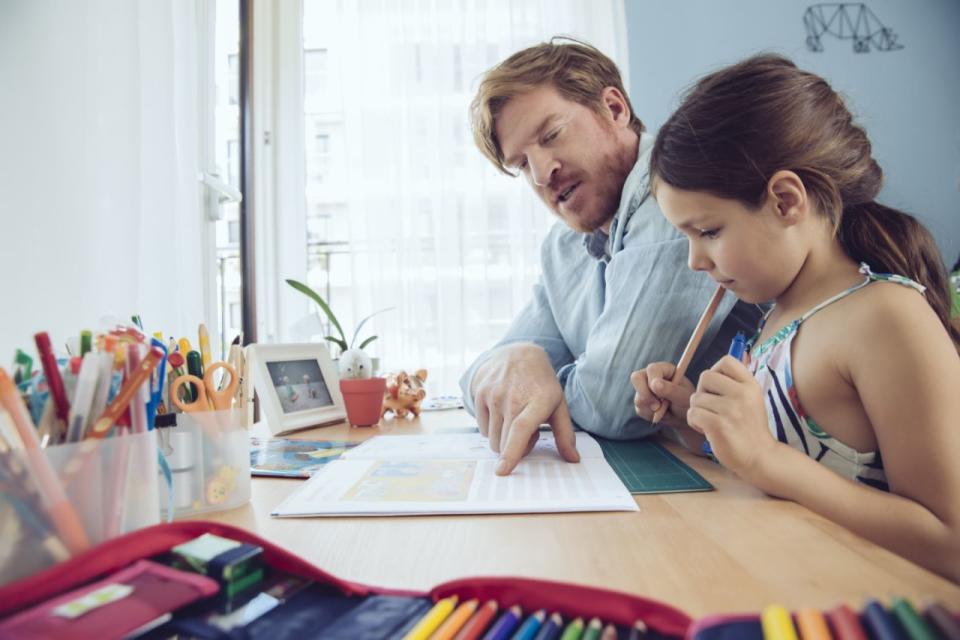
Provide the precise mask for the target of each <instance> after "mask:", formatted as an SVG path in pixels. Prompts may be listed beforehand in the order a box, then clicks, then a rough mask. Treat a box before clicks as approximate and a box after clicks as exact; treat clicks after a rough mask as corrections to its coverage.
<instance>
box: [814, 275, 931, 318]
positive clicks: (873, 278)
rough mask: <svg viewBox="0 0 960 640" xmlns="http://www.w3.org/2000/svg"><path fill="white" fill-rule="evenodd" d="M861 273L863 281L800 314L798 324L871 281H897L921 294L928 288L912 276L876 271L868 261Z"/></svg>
mask: <svg viewBox="0 0 960 640" xmlns="http://www.w3.org/2000/svg"><path fill="white" fill-rule="evenodd" d="M860 273H862V274H863V275H864V276H865V277H864V279H863V282H860V283H858V284H855V285H853V286H852V287H850V288H849V289H846V290H845V291H841V292H840V293H838V294H837V295H835V296H833V297H831V298H829V299H827V300H824V301H823V302H821V303H820V304H818V305H817V306H815V307H814V308H813V309H810V310H809V311H807V312H806V313H805V314H803V315H802V316H800V317H799V318H798V319H797V324H801V323H803V322H804V321H805V320H806V319H807V318H809V317H810V316H812V315H813V314H815V313H816V312H817V311H820V309H823V308H824V307H826V306H827V305H830V304H833V303H834V302H836V301H837V300H840V299H841V298H845V297H847V296H848V295H850V294H851V293H853V292H854V291H859V290H860V289H863V288H864V287H865V286H867V285H868V284H870V283H871V282H895V283H897V284H902V285H904V286H907V287H910V288H911V289H914V290H916V291H918V292H920V294H921V295H922V294H923V293H924V292H925V291H926V290H927V288H926V287H925V286H923V285H922V284H920V283H919V282H914V281H913V280H911V279H910V278H906V277H904V276H901V275H897V274H895V273H874V272H873V271H872V270H871V269H870V265H868V264H867V263H866V262H861V263H860Z"/></svg>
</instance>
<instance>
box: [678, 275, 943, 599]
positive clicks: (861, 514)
mask: <svg viewBox="0 0 960 640" xmlns="http://www.w3.org/2000/svg"><path fill="white" fill-rule="evenodd" d="M871 289H874V291H871V292H870V294H871V295H870V297H869V304H863V305H857V307H859V308H861V309H863V310H864V311H863V312H862V317H857V318H855V319H852V321H851V323H850V324H849V325H848V326H855V327H857V331H856V335H855V337H856V339H851V340H848V341H847V344H848V347H847V349H848V351H847V352H846V353H841V354H838V355H839V356H840V357H839V358H838V360H840V361H841V362H844V363H846V364H847V365H848V366H847V370H846V371H843V372H842V375H844V376H849V382H850V383H851V384H852V385H853V386H854V388H856V389H857V391H858V393H859V395H860V399H861V402H862V404H863V407H864V409H865V411H866V413H867V415H868V417H869V419H870V422H871V424H872V425H873V427H874V430H875V433H876V436H877V441H878V443H879V449H880V452H881V455H882V458H883V463H884V469H885V472H886V475H887V480H888V482H889V485H890V490H891V493H885V492H882V491H878V490H876V489H872V488H870V487H867V486H865V485H862V484H860V483H857V482H854V481H852V480H847V479H845V478H842V477H841V476H839V475H837V474H836V473H834V472H833V471H831V470H830V469H828V468H827V467H825V466H823V465H821V464H819V463H817V462H816V461H814V460H812V459H811V458H808V457H807V456H806V455H804V454H803V453H801V452H800V451H797V450H795V449H793V448H792V447H789V446H788V445H785V444H781V443H779V442H777V441H776V440H775V439H774V438H773V436H772V435H771V434H770V430H769V428H768V427H767V417H766V411H765V409H764V405H763V398H762V395H761V392H760V387H759V385H758V384H757V383H756V381H755V380H754V379H753V377H752V376H751V375H750V373H749V371H748V370H747V369H746V367H744V366H743V365H742V364H740V363H739V362H737V361H736V360H734V359H733V358H724V359H722V360H721V361H720V362H718V363H717V365H715V366H714V368H713V369H712V370H711V371H710V372H705V373H704V374H703V376H701V380H700V387H699V388H698V392H697V393H696V394H694V396H693V397H691V409H690V412H689V415H688V422H689V423H690V424H691V426H694V427H696V428H698V429H703V430H704V432H705V433H706V435H707V437H708V438H709V440H710V442H711V445H712V446H713V450H714V453H715V454H716V455H717V457H718V458H719V459H720V461H721V462H723V464H724V465H725V466H727V467H728V468H730V469H732V470H733V471H735V472H736V473H737V474H738V475H740V476H741V477H743V478H744V479H746V480H747V481H749V482H751V483H752V484H754V485H756V486H757V487H759V488H760V489H762V490H764V491H766V492H767V493H770V494H772V495H776V496H780V497H783V498H788V499H791V500H794V501H796V502H798V503H800V504H802V505H804V506H805V507H807V508H809V509H811V510H812V511H815V512H817V513H819V514H820V515H822V516H825V517H827V518H829V519H831V520H833V521H834V522H837V523H838V524H841V525H843V526H845V527H847V528H848V529H850V530H852V531H854V532H855V533H858V534H860V535H862V536H863V537H865V538H867V539H869V540H871V541H873V542H876V543H877V544H880V545H882V546H884V547H886V548H888V549H891V550H893V551H895V552H896V553H898V554H900V555H902V556H904V557H907V558H909V559H911V560H913V561H915V562H917V563H918V564H921V565H923V566H925V567H927V568H929V569H931V570H933V571H936V572H937V573H940V574H942V575H945V576H947V577H948V578H950V579H951V580H954V581H956V582H960V464H958V460H957V459H958V457H960V426H958V424H960V357H958V355H957V351H956V348H955V347H954V346H953V344H952V343H951V342H950V339H949V338H948V337H947V334H946V332H945V331H944V329H943V327H942V325H941V324H940V322H939V320H938V319H937V318H936V316H935V315H934V314H933V312H932V311H931V310H930V308H929V306H928V305H927V304H926V302H925V301H924V300H923V299H922V298H921V297H920V296H918V295H917V294H916V293H915V292H913V291H910V290H908V289H905V288H902V287H899V286H898V285H883V286H874V287H871ZM864 293H867V292H866V291H865V292H864ZM864 302H867V300H864ZM865 309H868V310H869V314H867V313H866V312H865ZM852 337H853V336H851V338H852Z"/></svg>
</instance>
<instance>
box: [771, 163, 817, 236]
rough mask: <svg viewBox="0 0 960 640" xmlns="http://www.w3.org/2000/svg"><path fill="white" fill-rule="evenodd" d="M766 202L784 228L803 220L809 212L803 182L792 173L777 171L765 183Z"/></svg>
mask: <svg viewBox="0 0 960 640" xmlns="http://www.w3.org/2000/svg"><path fill="white" fill-rule="evenodd" d="M767 201H768V202H769V203H770V206H771V207H772V208H773V211H774V212H775V213H776V215H777V219H778V220H779V221H780V222H781V224H783V225H785V226H793V225H795V224H797V223H798V222H800V221H801V220H803V218H804V217H806V215H807V213H808V211H809V202H810V200H809V198H807V189H806V187H804V186H803V180H801V179H800V176H798V175H797V174H795V173H794V172H793V171H786V170H781V171H777V172H776V173H775V174H773V176H771V178H770V180H769V181H768V182H767Z"/></svg>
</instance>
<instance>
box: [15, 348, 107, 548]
mask: <svg viewBox="0 0 960 640" xmlns="http://www.w3.org/2000/svg"><path fill="white" fill-rule="evenodd" d="M0 405H2V406H3V407H4V408H5V409H6V410H7V413H8V414H10V418H11V420H13V426H14V427H15V428H16V430H17V435H18V436H20V440H21V441H22V443H23V446H24V449H25V450H26V451H25V453H26V457H27V458H28V459H29V461H30V466H31V468H32V469H33V473H34V475H35V476H36V481H37V486H38V487H39V488H40V495H41V496H42V497H43V504H44V505H45V507H46V509H47V512H48V515H49V517H50V520H51V522H53V526H54V528H56V530H57V534H58V535H59V536H60V539H61V540H63V543H64V544H65V545H66V547H67V549H69V550H70V553H73V554H76V553H80V552H81V551H86V550H87V549H89V548H90V539H89V538H88V537H87V532H86V530H85V529H84V528H83V523H82V522H81V521H80V517H79V516H78V515H77V512H76V511H75V510H74V508H73V505H72V504H70V501H69V500H67V495H66V493H64V491H63V486H62V485H61V484H60V479H59V478H58V477H57V475H56V473H55V472H54V470H53V467H52V466H51V464H50V460H49V459H48V458H47V456H46V455H45V454H44V452H43V450H42V449H41V448H40V442H39V440H38V438H37V431H36V429H34V427H33V423H32V421H31V420H30V415H29V414H28V413H27V408H26V407H25V406H24V405H23V402H22V401H21V400H20V394H19V393H17V389H16V387H14V386H13V380H11V379H10V376H9V375H7V372H6V371H4V370H3V368H2V367H0Z"/></svg>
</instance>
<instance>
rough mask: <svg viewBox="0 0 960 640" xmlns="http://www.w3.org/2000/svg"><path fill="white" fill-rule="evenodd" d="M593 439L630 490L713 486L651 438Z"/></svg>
mask: <svg viewBox="0 0 960 640" xmlns="http://www.w3.org/2000/svg"><path fill="white" fill-rule="evenodd" d="M594 438H596V440H597V442H598V443H599V444H600V448H601V449H603V455H604V457H606V459H607V462H609V463H610V466H611V467H613V470H614V471H616V472H617V475H618V476H620V479H621V480H623V484H624V485H626V487H627V490H628V491H629V492H630V493H680V492H683V491H712V490H713V485H712V484H710V483H709V482H707V481H706V480H704V479H703V476H701V475H700V474H699V473H697V472H696V471H694V470H693V469H691V468H690V467H689V466H688V465H687V464H686V463H684V462H682V461H680V459H679V458H677V457H676V456H675V455H673V454H672V453H670V452H669V451H667V450H666V449H665V448H664V447H663V445H661V444H660V443H659V442H655V441H653V440H626V441H618V440H604V439H602V438H597V437H596V436H594Z"/></svg>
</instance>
